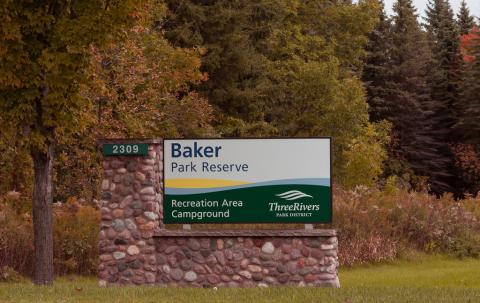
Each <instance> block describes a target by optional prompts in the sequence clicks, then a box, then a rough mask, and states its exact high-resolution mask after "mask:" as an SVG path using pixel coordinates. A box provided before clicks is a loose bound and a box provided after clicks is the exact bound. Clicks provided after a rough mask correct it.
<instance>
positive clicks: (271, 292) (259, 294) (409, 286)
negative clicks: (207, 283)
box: [0, 257, 480, 303]
mask: <svg viewBox="0 0 480 303" xmlns="http://www.w3.org/2000/svg"><path fill="white" fill-rule="evenodd" d="M340 282H341V284H342V287H341V288H340V289H321V288H295V287H272V288H268V289H259V288H256V289H231V288H230V289H218V290H217V291H215V290H213V289H195V288H182V289H178V288H162V287H108V288H99V287H98V286H97V280H96V279H94V278H69V279H68V278H62V279H58V280H57V282H56V283H55V285H54V286H53V287H35V286H33V285H31V284H30V283H11V284H10V283H3V284H0V302H2V303H3V302H59V303H60V302H101V303H107V302H172V303H183V302H185V303H194V302H255V303H256V302H288V303H293V302H341V303H356V302H395V303H396V302H422V303H423V302H432V303H433V302H435V303H437V302H472V303H473V302H480V260H471V259H468V260H454V259H447V258H443V257H428V258H424V259H422V261H416V262H398V263H395V264H386V265H375V266H368V267H358V268H353V269H343V270H341V272H340Z"/></svg>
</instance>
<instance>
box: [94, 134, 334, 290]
mask: <svg viewBox="0 0 480 303" xmlns="http://www.w3.org/2000/svg"><path fill="white" fill-rule="evenodd" d="M102 143H148V144H149V148H148V155H147V156H144V157H140V156H121V157H116V156H112V157H105V159H104V161H103V168H104V174H103V175H104V177H103V181H102V185H101V187H102V194H101V205H102V207H101V226H100V227H101V230H100V239H99V253H100V263H99V267H98V269H99V278H100V281H99V284H100V285H101V286H106V285H107V284H137V285H138V284H152V285H154V284H158V285H172V286H198V287H214V286H234V287H237V286H238V287H254V286H258V287H267V286H270V285H298V286H327V287H339V286H340V284H339V280H338V276H337V269H338V258H337V245H338V242H337V235H336V232H335V230H330V229H327V230H324V229H320V230H319V229H313V230H222V231H219V230H216V231H201V230H167V229H165V226H164V224H163V223H162V218H163V216H162V197H163V196H162V188H163V172H162V169H163V164H162V163H163V162H162V161H163V146H162V140H135V141H134V140H108V141H103V142H102Z"/></svg>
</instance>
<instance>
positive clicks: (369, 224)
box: [334, 187, 480, 265]
mask: <svg viewBox="0 0 480 303" xmlns="http://www.w3.org/2000/svg"><path fill="white" fill-rule="evenodd" d="M479 204H480V201H479V200H477V199H473V198H470V199H468V200H461V201H456V200H455V199H453V197H452V196H451V195H445V196H443V197H441V198H436V197H434V196H431V195H428V194H427V193H422V192H408V191H406V190H398V191H387V192H385V191H380V190H378V189H375V188H367V187H356V188H355V189H354V190H348V191H346V190H341V189H336V190H335V192H334V226H335V227H336V228H338V229H339V230H340V241H339V243H340V260H341V263H342V264H344V265H352V264H358V263H360V264H361V263H370V262H378V261H386V260H391V259H393V258H395V257H396V256H398V254H399V253H400V252H401V251H402V250H405V249H411V248H415V249H418V250H421V251H425V252H431V253H446V254H451V255H455V256H459V257H478V256H479V254H480V236H479V233H480V223H479V217H478V214H479V213H480V212H473V211H472V210H475V211H478V208H479V206H478V205H479Z"/></svg>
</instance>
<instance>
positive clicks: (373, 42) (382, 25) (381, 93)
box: [362, 0, 392, 121]
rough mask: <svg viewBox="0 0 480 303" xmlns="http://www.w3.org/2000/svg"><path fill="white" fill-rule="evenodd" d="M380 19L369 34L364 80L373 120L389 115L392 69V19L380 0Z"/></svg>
mask: <svg viewBox="0 0 480 303" xmlns="http://www.w3.org/2000/svg"><path fill="white" fill-rule="evenodd" d="M379 6H380V13H379V20H378V23H377V25H376V27H375V29H374V30H373V31H372V32H371V33H370V35H369V41H368V44H367V46H366V51H367V54H368V55H367V57H366V59H365V63H364V67H363V73H362V80H363V82H364V84H365V87H366V89H367V96H368V104H369V106H370V107H369V114H370V119H371V120H373V121H380V120H382V119H384V118H386V117H388V116H389V108H390V103H389V100H388V98H389V97H390V96H389V92H390V90H389V88H388V86H387V85H386V84H387V81H388V76H389V71H390V66H389V64H390V55H389V53H390V48H391V39H390V35H391V27H392V24H391V21H390V20H389V19H388V17H387V15H386V14H385V10H384V4H383V1H382V0H380V1H379Z"/></svg>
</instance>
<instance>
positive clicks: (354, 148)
mask: <svg viewBox="0 0 480 303" xmlns="http://www.w3.org/2000/svg"><path fill="white" fill-rule="evenodd" d="M389 132H390V124H389V123H387V122H384V121H382V122H380V123H376V124H370V123H368V124H367V126H366V127H365V129H364V133H363V134H362V135H360V136H359V137H357V138H355V139H353V140H352V141H351V144H350V145H349V146H348V148H347V149H346V150H344V151H343V156H344V158H345V164H344V167H343V170H342V172H343V173H342V174H341V178H340V183H341V184H342V185H343V186H344V187H345V188H347V189H350V188H353V187H355V186H357V185H366V186H373V185H375V182H376V181H377V179H378V177H379V176H380V175H381V174H382V172H383V162H384V161H385V160H386V159H387V151H386V145H387V144H388V142H389Z"/></svg>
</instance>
